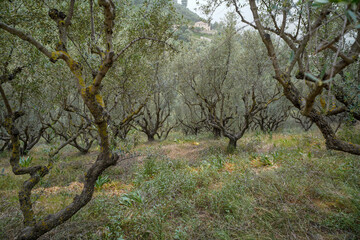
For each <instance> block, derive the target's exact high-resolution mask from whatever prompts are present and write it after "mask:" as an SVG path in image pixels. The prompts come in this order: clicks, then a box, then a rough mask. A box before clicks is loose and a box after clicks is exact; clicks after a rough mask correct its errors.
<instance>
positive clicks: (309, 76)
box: [305, 73, 320, 82]
mask: <svg viewBox="0 0 360 240" xmlns="http://www.w3.org/2000/svg"><path fill="white" fill-rule="evenodd" d="M305 76H306V77H308V78H310V79H311V80H314V81H315V82H319V81H320V80H319V79H318V78H317V77H315V76H314V75H312V74H311V73H305Z"/></svg>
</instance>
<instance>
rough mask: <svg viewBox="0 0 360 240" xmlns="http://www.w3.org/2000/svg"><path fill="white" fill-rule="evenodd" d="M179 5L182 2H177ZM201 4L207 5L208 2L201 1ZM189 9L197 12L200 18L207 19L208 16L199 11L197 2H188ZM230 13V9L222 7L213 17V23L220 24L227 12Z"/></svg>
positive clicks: (192, 0)
mask: <svg viewBox="0 0 360 240" xmlns="http://www.w3.org/2000/svg"><path fill="white" fill-rule="evenodd" d="M177 1H178V3H180V4H181V0H177ZM199 2H200V3H206V0H199ZM188 8H189V9H190V10H191V11H193V12H196V13H197V14H198V15H199V16H200V17H203V18H206V16H205V15H204V14H202V12H201V11H200V10H199V6H198V5H196V0H188ZM227 11H228V9H227V8H226V7H225V6H220V7H219V8H218V9H217V10H216V11H215V14H214V15H213V22H214V21H216V22H219V21H221V20H222V19H223V18H224V17H225V14H226V12H227Z"/></svg>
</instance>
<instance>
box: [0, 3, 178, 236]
mask: <svg viewBox="0 0 360 240" xmlns="http://www.w3.org/2000/svg"><path fill="white" fill-rule="evenodd" d="M89 3H90V4H89V5H88V4H87V3H84V2H80V1H79V2H76V1H75V0H71V1H66V2H62V3H59V2H58V1H57V2H56V1H54V2H52V1H50V2H49V1H48V2H47V4H48V5H51V9H50V10H49V11H47V10H46V8H45V5H44V2H42V1H16V2H13V1H11V2H10V1H9V2H2V3H1V4H2V6H1V8H2V9H6V12H4V16H3V18H2V20H1V22H0V28H1V29H2V32H1V34H2V35H3V34H11V35H12V36H14V37H16V38H20V39H22V40H23V41H25V42H27V43H28V44H30V45H32V46H33V47H34V48H36V49H37V50H38V51H39V52H40V53H41V54H42V55H43V57H45V58H47V59H48V60H50V61H51V62H54V63H56V65H57V67H58V68H63V67H65V68H66V69H68V71H70V72H71V73H72V78H73V79H74V84H75V86H76V89H77V91H78V94H79V95H80V96H81V98H82V100H83V101H84V104H85V105H86V107H87V108H88V110H89V112H90V113H91V116H92V118H93V121H94V123H95V126H96V128H97V134H98V138H99V145H100V152H99V154H98V156H97V159H96V161H95V162H94V163H93V164H92V165H91V166H90V168H89V169H88V170H87V172H86V173H85V180H84V186H83V189H82V191H81V193H80V194H79V195H77V196H76V197H75V198H74V199H73V201H72V202H71V203H70V204H69V205H68V206H66V207H65V208H63V209H61V210H60V211H58V212H56V213H54V214H50V215H48V216H45V217H43V218H40V219H37V218H36V217H35V214H34V210H33V208H32V201H31V192H32V189H33V188H34V187H35V186H36V184H37V183H38V182H39V181H40V180H41V179H42V178H43V177H44V176H45V175H46V174H48V172H49V171H50V170H51V168H52V166H53V164H54V161H53V158H50V159H49V161H48V163H47V164H43V165H36V166H30V167H22V166H20V164H19V158H20V144H19V130H18V129H17V127H16V121H18V120H19V118H20V117H21V116H23V113H22V112H20V111H17V108H16V106H14V105H11V103H10V102H9V101H8V94H7V93H6V92H5V91H4V89H3V88H2V87H0V93H1V97H2V99H3V102H4V105H5V109H6V116H5V119H4V120H3V122H2V125H3V126H4V127H5V128H6V130H7V133H8V134H9V135H10V138H11V143H12V153H11V157H10V164H11V167H12V171H13V173H14V174H15V175H30V178H29V179H27V180H26V181H25V182H24V184H23V185H22V187H21V190H20V191H19V203H20V209H21V211H22V214H23V217H24V227H23V229H22V230H21V231H20V232H19V235H18V237H17V238H18V239H36V238H38V237H40V236H41V235H43V234H44V233H46V232H48V231H50V230H51V229H53V228H55V227H56V226H58V225H60V224H62V223H64V222H65V221H67V220H68V219H69V218H71V217H72V216H73V215H74V214H75V213H76V212H78V211H79V210H80V209H81V208H82V207H83V206H85V205H86V204H87V203H88V202H89V201H90V200H91V198H92V195H93V192H94V185H95V182H96V180H97V179H98V177H99V176H100V175H101V174H102V172H103V171H104V170H105V169H107V168H108V167H110V166H112V165H114V164H116V162H117V161H118V160H119V156H118V155H117V154H115V153H112V151H111V148H110V142H109V134H108V123H107V120H108V113H107V111H106V105H105V103H104V100H103V96H102V92H101V88H102V87H101V86H102V85H103V84H106V78H105V77H106V75H107V73H108V72H109V71H110V69H112V67H113V64H114V62H116V61H117V60H118V59H121V58H122V56H123V54H124V53H125V52H126V51H127V50H128V49H130V48H131V47H132V46H134V45H135V44H137V45H146V46H147V47H148V48H151V47H155V43H159V44H158V45H160V46H164V45H165V41H166V40H167V39H168V38H169V36H170V35H171V31H169V28H170V27H171V26H172V24H173V23H172V19H173V18H172V14H171V13H172V11H171V7H169V2H168V1H157V2H154V3H148V2H145V3H144V4H143V5H142V6H140V7H137V8H136V9H131V11H130V10H129V6H127V5H126V4H125V3H122V2H116V3H114V2H113V1H111V0H99V1H98V5H96V6H94V4H93V1H92V0H90V2H89ZM11 4H16V5H17V8H16V11H15V12H14V11H13V10H14V7H13V6H10V5H11ZM19 9H20V10H21V11H18V10H19ZM63 9H66V10H63ZM100 11H102V13H101V14H100ZM34 15H37V18H38V19H39V20H38V22H36V24H33V19H32V21H31V24H29V23H30V21H26V18H30V16H31V18H33V16H34ZM137 20H139V21H140V23H141V24H139V22H138V21H137ZM99 21H102V24H97V23H98V22H99ZM39 26H41V27H39ZM37 27H39V28H38V29H37ZM49 29H50V31H49ZM29 31H31V33H32V34H29V33H28V32H29ZM85 36H87V37H85ZM56 38H57V40H55V39H56ZM145 40H147V41H145ZM51 42H52V43H54V42H56V44H55V47H54V48H53V47H50V45H52V44H50V43H51ZM86 45H87V47H84V46H86ZM85 53H86V55H85ZM86 56H88V58H87V57H86ZM76 59H81V60H76ZM59 62H61V63H59ZM69 140H72V139H69Z"/></svg>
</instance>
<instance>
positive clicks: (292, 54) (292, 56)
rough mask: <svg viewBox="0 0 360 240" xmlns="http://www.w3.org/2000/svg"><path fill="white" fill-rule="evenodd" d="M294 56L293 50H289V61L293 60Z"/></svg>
mask: <svg viewBox="0 0 360 240" xmlns="http://www.w3.org/2000/svg"><path fill="white" fill-rule="evenodd" d="M294 57H295V53H294V51H291V53H290V62H292V61H293V60H294Z"/></svg>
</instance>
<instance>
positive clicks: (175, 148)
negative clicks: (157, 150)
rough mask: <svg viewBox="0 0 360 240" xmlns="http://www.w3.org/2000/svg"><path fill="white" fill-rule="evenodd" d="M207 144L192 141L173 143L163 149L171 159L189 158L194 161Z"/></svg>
mask: <svg viewBox="0 0 360 240" xmlns="http://www.w3.org/2000/svg"><path fill="white" fill-rule="evenodd" d="M205 148H206V146H205V145H204V144H202V143H198V142H191V143H182V144H171V145H166V146H163V147H162V148H161V149H162V150H163V151H164V153H165V155H166V156H168V157H169V158H171V159H187V160H189V161H194V160H196V159H197V158H199V156H200V153H201V152H202V151H203V150H205Z"/></svg>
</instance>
